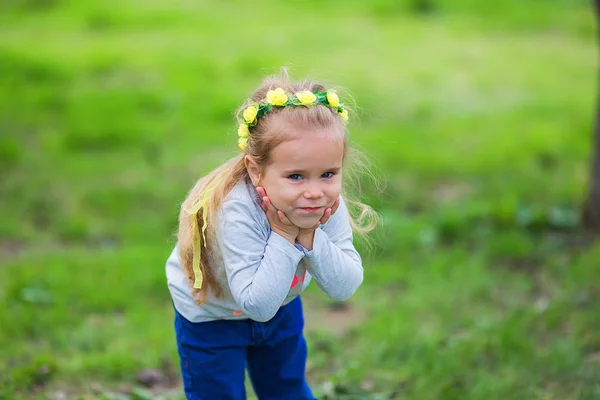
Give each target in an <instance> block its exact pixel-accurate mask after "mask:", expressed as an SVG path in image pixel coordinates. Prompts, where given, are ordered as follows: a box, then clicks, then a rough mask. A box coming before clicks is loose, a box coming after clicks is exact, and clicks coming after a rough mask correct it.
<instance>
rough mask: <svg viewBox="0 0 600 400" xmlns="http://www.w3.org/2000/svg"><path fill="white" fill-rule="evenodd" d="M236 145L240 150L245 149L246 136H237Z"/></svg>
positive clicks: (246, 145)
mask: <svg viewBox="0 0 600 400" xmlns="http://www.w3.org/2000/svg"><path fill="white" fill-rule="evenodd" d="M238 147H239V148H240V150H241V151H246V148H247V147H248V138H243V137H241V138H239V139H238Z"/></svg>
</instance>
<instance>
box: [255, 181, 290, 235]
mask: <svg viewBox="0 0 600 400" xmlns="http://www.w3.org/2000/svg"><path fill="white" fill-rule="evenodd" d="M256 191H257V193H258V195H259V196H260V198H261V200H262V201H261V203H260V208H262V210H263V211H264V212H265V213H266V214H267V219H268V220H269V224H270V225H271V230H272V231H273V232H275V233H277V234H279V235H280V236H282V237H283V238H284V239H286V240H287V241H288V242H290V243H291V244H294V243H295V242H296V238H297V237H298V233H299V232H300V228H298V227H297V226H296V225H294V224H293V223H292V222H291V221H290V220H289V219H288V217H287V216H286V215H285V213H284V212H283V211H280V210H278V209H276V208H275V206H274V205H273V203H271V199H269V196H267V192H266V191H265V188H263V187H262V186H257V187H256Z"/></svg>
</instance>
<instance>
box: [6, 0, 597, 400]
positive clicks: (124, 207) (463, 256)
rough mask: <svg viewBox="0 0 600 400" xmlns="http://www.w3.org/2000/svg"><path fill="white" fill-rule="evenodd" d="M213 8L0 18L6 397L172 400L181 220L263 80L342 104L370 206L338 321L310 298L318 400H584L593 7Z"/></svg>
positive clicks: (591, 253)
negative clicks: (297, 80)
mask: <svg viewBox="0 0 600 400" xmlns="http://www.w3.org/2000/svg"><path fill="white" fill-rule="evenodd" d="M209 3H210V2H194V1H183V0H180V1H176V2H158V1H140V0H128V1H119V2H117V1H98V0H90V1H87V2H76V3H73V2H71V3H67V2H62V1H60V0H12V1H9V2H5V3H3V4H2V5H0V215H2V219H1V222H0V309H2V312H0V398H8V399H12V398H20V399H34V398H35V399H37V398H54V399H57V398H61V396H62V398H65V397H66V398H74V399H76V398H86V399H88V398H90V399H92V398H94V399H95V398H104V399H117V398H122V399H146V398H154V397H156V398H160V397H162V398H169V399H171V398H173V399H176V398H178V399H179V398H182V395H181V393H180V390H179V388H178V387H177V386H175V387H173V385H177V384H178V376H177V373H178V367H177V365H178V364H177V363H178V358H177V354H176V348H175V341H174V335H173V329H172V307H171V303H170V298H169V295H168V291H167V289H166V283H165V277H164V262H165V260H166V257H167V256H168V254H169V252H170V250H171V248H172V246H173V244H174V232H175V230H176V217H177V212H178V204H179V202H181V201H182V199H183V197H184V196H185V194H186V192H187V190H188V189H189V187H190V186H191V184H192V183H193V182H194V180H195V179H197V178H198V177H199V176H201V175H202V174H203V173H205V172H207V171H209V170H210V169H211V168H213V167H215V166H217V165H218V164H219V163H220V162H222V161H223V160H224V159H226V158H228V157H230V156H232V155H234V154H235V153H236V147H235V143H236V133H235V130H236V127H235V124H234V122H233V117H232V113H233V110H234V109H236V108H237V107H238V106H239V104H241V102H243V100H244V99H245V97H246V96H247V95H248V94H249V92H250V91H251V90H252V89H253V88H254V87H255V86H256V85H257V84H258V82H259V81H260V80H261V79H262V77H263V75H264V74H268V73H273V72H275V71H276V70H277V68H278V67H279V66H280V65H289V66H291V67H292V73H293V75H294V76H295V77H303V76H305V75H310V76H313V77H316V78H318V79H321V80H324V81H325V82H327V83H331V84H334V85H339V86H342V87H345V88H348V89H349V90H350V92H351V94H352V95H353V97H354V99H355V101H356V103H357V104H358V106H359V108H358V110H357V111H358V112H357V114H355V115H354V118H353V124H352V125H351V137H352V140H353V142H354V143H355V144H356V145H357V146H359V147H360V148H362V149H363V150H365V151H366V153H367V154H368V155H370V157H371V158H372V159H373V161H374V163H375V164H376V166H377V167H378V173H377V174H378V176H379V178H380V179H381V181H382V182H384V183H385V184H386V186H385V189H384V191H383V193H378V192H377V191H375V190H374V188H373V186H372V185H370V184H369V183H368V182H366V183H365V186H364V188H365V196H366V199H367V201H368V202H369V203H371V204H372V205H373V206H374V207H376V209H377V210H378V211H380V212H381V214H382V216H383V225H382V227H381V229H380V230H379V232H378V233H377V234H376V235H375V247H374V249H373V251H372V252H370V253H367V252H366V250H365V251H363V254H364V258H365V267H366V279H365V283H364V284H363V286H362V287H361V289H360V290H359V292H358V293H357V294H356V295H355V297H354V298H353V299H352V300H351V301H350V304H351V307H350V308H349V309H347V310H338V309H337V308H336V307H333V305H331V304H330V302H329V301H328V300H327V299H326V298H325V296H324V295H322V294H321V293H319V291H318V288H316V285H315V287H311V288H310V289H309V291H308V293H307V294H306V296H305V297H306V303H307V307H306V313H307V316H306V317H307V320H308V333H307V335H308V338H309V346H310V360H309V368H308V374H309V378H310V382H311V384H312V386H313V388H314V390H315V393H316V394H318V395H319V396H320V397H321V398H323V399H371V400H375V399H385V398H394V399H419V400H422V399H461V400H462V399H486V400H491V399H502V400H504V399H540V400H542V399H544V400H566V399H596V398H600V387H599V386H598V381H599V380H600V372H599V371H600V357H599V354H600V336H599V335H598V333H597V332H600V318H599V317H598V315H599V313H600V306H599V304H600V302H599V300H600V285H598V283H597V282H599V281H600V272H599V271H598V268H597V266H598V261H597V260H598V257H600V247H599V246H598V245H597V244H594V243H593V242H590V241H589V240H588V238H587V237H586V236H585V234H584V233H583V232H581V231H580V229H579V228H578V220H577V218H578V213H579V209H580V205H581V203H582V201H583V199H584V196H585V194H586V187H587V181H588V174H587V172H588V159H589V156H590V149H591V132H592V126H593V125H592V121H593V115H594V104H595V97H596V93H595V89H596V87H597V84H596V79H597V55H596V47H597V45H596V42H595V25H594V20H593V14H592V10H591V7H590V6H589V5H588V3H587V2H584V1H579V0H571V1H568V0H552V1H539V0H536V1H533V0H532V1H530V2H528V3H527V4H524V3H523V2H520V1H517V0H503V1H500V2H498V4H494V6H493V7H491V6H489V5H488V3H485V2H479V1H474V0H461V1H458V0H457V1H450V0H438V1H435V0H431V1H424V0H421V1H419V0H413V1H403V2H394V1H389V0H387V1H386V0H377V1H369V2H363V1H358V0H356V1H346V2H341V1H331V2H315V1H305V2H295V3H289V4H288V3H286V2H275V1H264V2H251V3H246V2H239V1H228V2H218V3H217V2H212V3H210V4H209ZM359 245H360V247H361V249H363V250H364V246H362V243H359ZM336 318H337V319H336ZM333 320H336V321H346V322H347V323H348V324H349V326H348V327H346V328H340V326H345V325H344V324H342V323H339V324H337V323H336V324H334V323H332V322H330V321H333ZM328 322H329V323H328ZM334 325H335V326H334ZM144 369H156V370H159V371H160V372H161V374H162V375H163V377H165V379H166V380H167V381H168V382H167V383H169V384H173V385H163V387H162V388H161V389H160V390H155V391H154V393H153V394H151V392H150V391H145V390H143V389H142V388H141V385H140V384H139V383H138V382H137V380H136V375H137V374H138V373H139V372H140V371H141V370H144ZM167 378H168V379H167ZM167 387H168V388H167Z"/></svg>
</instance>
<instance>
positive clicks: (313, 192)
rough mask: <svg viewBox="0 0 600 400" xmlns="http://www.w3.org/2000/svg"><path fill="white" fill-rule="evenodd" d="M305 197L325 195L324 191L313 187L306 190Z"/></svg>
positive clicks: (316, 197) (313, 197) (317, 197)
mask: <svg viewBox="0 0 600 400" xmlns="http://www.w3.org/2000/svg"><path fill="white" fill-rule="evenodd" d="M304 197H305V198H307V199H319V198H321V197H323V191H322V190H321V189H320V188H318V187H311V188H308V190H306V191H305V192H304Z"/></svg>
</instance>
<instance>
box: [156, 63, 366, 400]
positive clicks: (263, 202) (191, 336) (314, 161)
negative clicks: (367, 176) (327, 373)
mask: <svg viewBox="0 0 600 400" xmlns="http://www.w3.org/2000/svg"><path fill="white" fill-rule="evenodd" d="M347 119H348V112H347V110H346V108H345V107H344V105H343V104H341V103H340V100H339V97H338V96H337V94H336V93H335V92H333V91H331V90H327V89H326V88H325V87H323V86H322V85H319V84H316V83H313V82H299V83H292V82H290V81H289V79H288V77H287V74H286V72H285V70H283V71H282V73H281V74H280V76H273V77H269V78H267V79H266V80H265V81H264V82H263V83H262V85H261V86H260V87H259V88H258V89H257V90H256V91H255V92H254V94H253V95H252V96H251V99H250V100H249V101H248V102H247V103H246V104H245V105H244V106H243V107H242V108H241V109H240V110H239V112H238V120H239V123H240V125H239V129H238V135H239V140H238V146H239V148H240V149H241V151H242V152H241V154H240V155H239V156H237V157H235V158H234V159H232V160H230V161H229V162H227V163H225V164H224V165H222V166H220V167H219V168H217V169H216V170H214V171H213V172H211V173H210V174H208V176H206V177H204V178H201V179H200V180H199V181H198V182H197V183H196V184H195V186H194V187H193V188H192V190H191V191H190V193H189V195H188V197H187V198H186V199H185V201H184V202H183V204H182V207H181V214H180V218H179V232H178V242H177V245H176V247H175V249H174V250H173V253H172V254H171V256H170V257H169V259H168V261H167V267H166V271H167V280H168V286H169V290H170V292H171V296H172V299H173V303H174V306H175V332H176V337H177V346H178V351H179V356H180V359H181V371H182V375H183V383H184V388H185V394H186V396H187V398H188V399H206V400H227V399H232V400H238V399H245V398H246V393H245V388H244V379H245V370H246V367H247V368H248V372H249V377H250V380H251V382H252V385H253V388H254V391H255V393H256V395H257V396H258V398H259V399H269V400H275V399H285V400H292V399H313V398H314V397H313V395H312V393H311V390H310V388H309V386H308V384H307V382H306V378H305V366H306V357H307V346H306V342H305V339H304V336H303V333H302V330H303V326H304V320H303V314H302V303H301V300H300V296H299V295H300V293H302V292H303V291H304V289H305V288H306V287H307V286H308V284H309V283H310V281H311V280H313V279H314V281H315V282H316V284H317V285H318V286H319V288H320V289H321V290H322V291H323V292H324V293H325V294H326V295H327V296H329V297H330V298H332V299H334V300H346V299H348V298H349V297H350V296H352V294H353V293H354V292H355V291H356V289H357V288H358V286H359V285H360V284H361V282H362V280H363V268H362V263H361V257H360V256H359V254H358V253H357V251H356V249H355V248H354V246H353V244H352V228H355V230H358V231H361V232H363V231H364V232H366V231H369V230H371V229H372V228H373V226H374V224H375V216H376V215H375V214H374V212H373V210H372V209H371V208H369V207H368V206H366V205H363V204H360V203H357V204H358V205H359V206H360V208H361V211H362V212H361V216H362V217H365V216H366V217H367V220H368V222H369V224H367V225H366V226H365V225H364V224H363V225H362V226H361V225H359V223H357V222H355V221H354V220H353V219H352V218H351V217H350V214H349V213H348V211H347V208H346V202H345V201H344V197H342V196H341V192H342V168H343V166H344V161H345V158H346V154H347V153H348V139H347V132H346V128H345V122H346V121H347ZM369 217H370V218H369ZM361 220H364V219H361Z"/></svg>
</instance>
